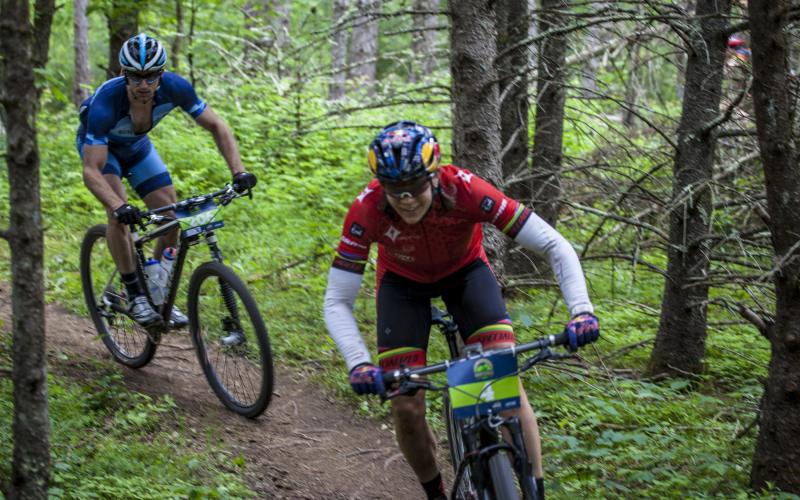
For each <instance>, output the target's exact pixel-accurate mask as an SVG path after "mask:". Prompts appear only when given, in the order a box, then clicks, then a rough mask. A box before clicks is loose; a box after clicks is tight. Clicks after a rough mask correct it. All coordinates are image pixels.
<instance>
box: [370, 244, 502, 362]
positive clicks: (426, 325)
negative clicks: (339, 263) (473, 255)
mask: <svg viewBox="0 0 800 500" xmlns="http://www.w3.org/2000/svg"><path fill="white" fill-rule="evenodd" d="M377 295H378V297H377V302H378V331H377V336H378V360H379V362H380V365H381V367H382V368H383V369H384V370H392V369H395V368H397V367H399V366H401V365H405V366H407V367H416V366H425V363H426V356H425V351H426V350H427V348H428V338H429V336H430V329H431V299H432V298H434V297H442V300H443V301H444V303H445V305H446V306H447V310H448V311H449V312H450V313H451V314H452V315H453V319H454V320H455V322H456V324H457V325H458V329H459V331H460V332H461V336H462V338H463V340H464V343H467V344H470V343H475V342H480V343H481V344H483V347H484V348H486V349H489V348H493V347H499V346H501V345H511V344H513V343H514V332H513V330H512V328H511V320H510V319H509V317H508V312H507V311H506V305H505V302H504V301H503V296H502V294H501V292H500V285H499V284H498V283H497V279H496V278H495V276H494V273H493V272H492V270H491V269H490V268H489V266H488V265H487V264H486V263H485V262H484V261H483V260H481V259H477V260H475V261H474V262H472V263H471V264H468V265H466V266H464V267H462V268H461V269H459V270H458V271H456V272H454V273H453V274H451V275H449V276H447V277H445V278H443V279H441V280H439V281H437V282H435V283H419V282H417V281H413V280H410V279H408V278H404V277H402V276H400V275H398V274H395V273H393V272H391V271H387V272H386V273H385V274H384V275H383V279H382V280H381V282H380V284H379V286H378V292H377Z"/></svg>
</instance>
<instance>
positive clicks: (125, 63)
mask: <svg viewBox="0 0 800 500" xmlns="http://www.w3.org/2000/svg"><path fill="white" fill-rule="evenodd" d="M165 64H167V51H166V50H164V46H163V45H161V42H159V41H158V40H156V39H155V38H153V37H150V36H147V35H145V34H144V33H139V34H138V35H136V36H134V37H131V38H129V39H128V40H127V41H126V42H125V43H124V44H122V48H121V49H119V65H120V67H121V68H122V69H123V70H125V71H134V72H136V73H145V72H147V73H149V72H152V71H158V70H160V69H163V68H164V65H165Z"/></svg>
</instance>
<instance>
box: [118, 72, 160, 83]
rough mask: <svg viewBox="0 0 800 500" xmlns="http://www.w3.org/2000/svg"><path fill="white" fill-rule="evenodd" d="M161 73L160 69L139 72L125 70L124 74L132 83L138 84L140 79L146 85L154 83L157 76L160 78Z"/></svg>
mask: <svg viewBox="0 0 800 500" xmlns="http://www.w3.org/2000/svg"><path fill="white" fill-rule="evenodd" d="M161 73H162V72H161V71H156V72H155V73H145V74H141V73H130V72H128V71H126V72H125V76H126V77H127V78H128V80H129V81H130V82H131V83H132V84H134V85H139V84H140V83H142V80H144V81H146V82H147V84H148V85H152V84H154V83H156V82H157V81H158V79H159V78H161Z"/></svg>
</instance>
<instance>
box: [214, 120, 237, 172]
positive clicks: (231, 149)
mask: <svg viewBox="0 0 800 500" xmlns="http://www.w3.org/2000/svg"><path fill="white" fill-rule="evenodd" d="M211 135H213V136H214V142H216V143H217V149H219V153H220V154H221V155H222V157H223V158H224V159H225V162H226V163H227V164H228V168H229V169H230V170H231V174H232V175H235V174H238V173H239V172H244V166H243V165H242V158H241V156H240V155H239V146H238V145H237V144H236V138H235V137H234V136H233V132H231V130H230V129H229V128H228V126H227V125H225V124H224V123H222V122H221V120H220V124H219V125H217V126H216V127H213V128H212V129H211Z"/></svg>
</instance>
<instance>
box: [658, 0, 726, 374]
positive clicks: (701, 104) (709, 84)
mask: <svg viewBox="0 0 800 500" xmlns="http://www.w3.org/2000/svg"><path fill="white" fill-rule="evenodd" d="M730 7H731V6H730V0H701V1H699V2H697V12H696V14H695V18H694V21H693V23H694V25H695V29H693V30H691V31H690V32H691V33H692V34H693V35H692V37H690V39H689V44H690V46H689V47H687V52H688V61H687V64H686V91H685V92H686V93H685V98H684V100H683V111H682V114H681V121H680V124H679V125H678V151H677V153H676V157H675V164H674V178H673V187H672V201H671V203H670V208H671V209H670V214H669V215H670V218H669V220H670V232H669V239H670V248H669V252H668V264H667V278H666V279H665V281H664V297H663V299H662V304H661V322H660V325H659V328H658V333H657V335H656V342H655V347H654V348H653V352H652V354H651V357H650V366H649V370H650V373H653V374H656V373H668V374H671V375H676V376H682V375H685V374H687V373H699V372H700V371H701V369H702V360H703V354H704V353H705V341H706V309H707V304H706V302H707V300H708V285H706V284H703V282H704V281H705V280H706V277H707V274H708V265H709V259H708V258H709V253H710V249H709V247H708V243H709V240H708V236H709V228H710V226H711V215H712V214H711V212H712V210H713V203H712V202H713V200H712V193H711V189H710V186H709V184H710V182H711V176H712V172H713V166H714V153H715V147H716V138H715V136H714V134H713V130H711V129H710V127H709V123H710V122H712V121H713V120H714V119H715V118H717V116H718V115H719V112H720V111H719V103H720V98H721V95H722V74H723V70H724V67H723V65H724V62H725V50H726V42H727V35H725V33H724V31H725V29H726V28H727V26H728V21H727V16H728V13H729V12H730Z"/></svg>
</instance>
